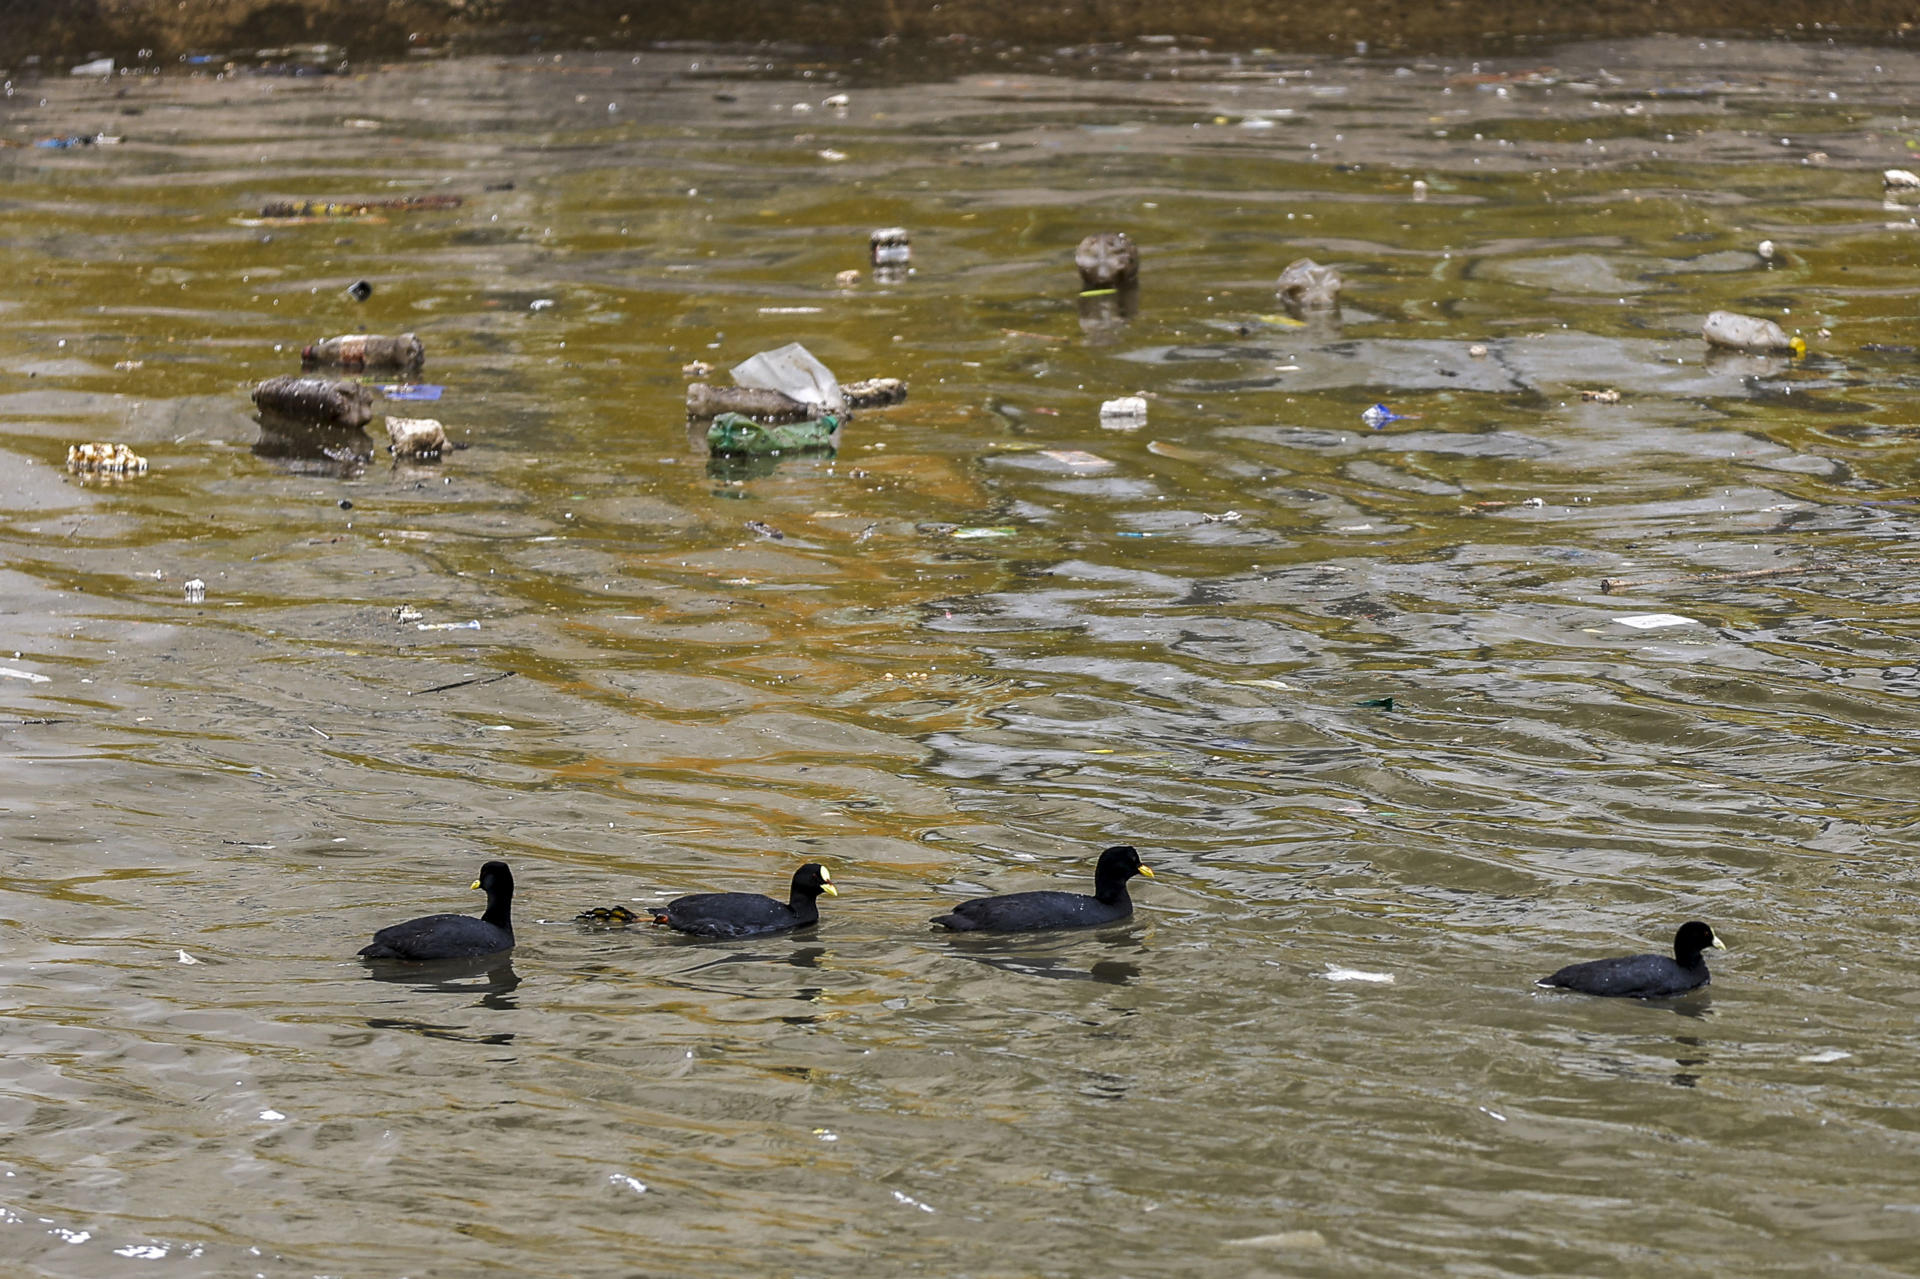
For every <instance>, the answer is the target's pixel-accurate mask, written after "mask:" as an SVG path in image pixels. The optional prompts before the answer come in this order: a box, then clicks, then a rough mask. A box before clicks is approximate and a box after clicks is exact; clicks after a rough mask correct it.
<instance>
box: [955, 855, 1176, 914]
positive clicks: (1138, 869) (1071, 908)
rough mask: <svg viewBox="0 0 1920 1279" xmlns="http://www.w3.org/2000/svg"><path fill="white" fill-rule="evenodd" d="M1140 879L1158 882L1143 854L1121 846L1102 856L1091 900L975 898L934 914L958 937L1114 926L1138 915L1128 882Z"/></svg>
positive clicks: (1065, 896)
mask: <svg viewBox="0 0 1920 1279" xmlns="http://www.w3.org/2000/svg"><path fill="white" fill-rule="evenodd" d="M1135 875H1145V876H1146V877H1147V878H1148V879H1152V878H1153V872H1152V871H1150V870H1148V869H1147V868H1146V867H1145V866H1142V865H1141V864H1140V854H1139V853H1137V852H1135V851H1134V849H1133V847H1132V846H1131V845H1129V844H1116V845H1115V846H1114V847H1112V848H1109V849H1107V850H1106V851H1105V852H1103V853H1101V854H1100V862H1099V865H1097V866H1095V867H1094V871H1093V896H1091V897H1088V896H1087V895H1086V894H1084V893H1059V892H1038V893H1008V894H1006V895H1005V896H1002V897H975V898H974V899H973V900H971V901H964V902H961V903H960V904H959V905H958V906H955V907H954V908H953V909H952V910H951V911H949V912H948V913H946V914H944V915H935V916H934V917H933V922H934V923H936V924H939V925H940V926H941V927H942V928H949V929H952V930H953V931H954V932H956V933H973V932H981V933H1025V932H1032V931H1034V930H1035V929H1040V928H1091V927H1093V926H1095V925H1097V924H1111V923H1115V922H1117V921H1119V920H1122V919H1125V918H1127V917H1128V916H1129V915H1131V914H1133V898H1131V897H1129V896H1127V881H1128V880H1129V879H1132V878H1133V877H1134V876H1135Z"/></svg>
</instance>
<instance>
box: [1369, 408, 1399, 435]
mask: <svg viewBox="0 0 1920 1279" xmlns="http://www.w3.org/2000/svg"><path fill="white" fill-rule="evenodd" d="M1360 420H1361V421H1362V422H1365V423H1366V424H1367V425H1368V426H1370V427H1372V428H1373V429H1374V430H1376V431H1377V430H1379V429H1380V428H1381V427H1383V426H1385V425H1386V424H1387V423H1389V422H1403V421H1405V420H1406V418H1405V417H1404V416H1403V415H1401V414H1399V413H1395V412H1394V411H1393V410H1392V409H1390V408H1388V407H1387V406H1386V405H1384V404H1376V405H1374V406H1373V407H1372V408H1370V409H1367V410H1366V411H1365V412H1363V413H1362V414H1361V415H1360Z"/></svg>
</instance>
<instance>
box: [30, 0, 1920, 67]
mask: <svg viewBox="0 0 1920 1279" xmlns="http://www.w3.org/2000/svg"><path fill="white" fill-rule="evenodd" d="M1915 27H1916V23H1915V12H1914V9H1913V6H1912V5H1911V4H1908V3H1895V2H1893V0H1802V2H1800V3H1771V2H1768V3H1763V2H1762V0H1674V2H1671V3H1655V2H1654V0H1622V2H1620V3H1614V4H1607V5H1594V4H1587V3H1568V2H1562V3H1515V2H1513V0H1505V2H1488V0H1475V2H1473V3H1468V2H1467V0H1433V2H1431V3H1418V4H1415V3H1393V2H1389V0H1373V2H1371V3H1356V4H1348V5H1335V6H1329V5H1323V4H1317V3H1308V2H1307V0H1184V2H1183V0H1173V2H1172V3H1164V2H1160V0H1154V2H1152V3H1149V2H1148V0H1084V2H1082V3H1069V4H1058V5H1035V4H1026V3H1012V2H1010V0H945V2H943V3H935V2H934V0H833V2H831V3H808V4H799V5H792V6H788V5H768V4H764V3H760V2H758V0H733V2H732V3H724V2H720V3H716V2H713V0H708V2H707V3H702V4H688V3H665V4H661V3H653V4H634V3H632V0H578V2H577V3H573V4H568V5H551V4H548V3H545V2H544V0H473V2H472V3H463V2H462V0H380V2H375V0H307V2H306V3H303V4H299V5H291V4H287V3H284V0H202V2H200V3H195V4H192V5H178V4H174V3H164V2H162V0H16V2H15V3H13V4H11V5H8V6H6V7H5V8H4V9H3V10H0V49H9V50H17V51H18V54H19V56H22V57H24V56H31V55H38V56H42V57H62V56H66V57H80V56H85V55H88V54H92V53H98V52H107V53H116V54H118V55H119V56H121V57H123V58H125V57H133V56H135V55H136V51H137V50H138V51H146V53H147V56H148V57H150V58H153V59H155V60H157V61H159V62H161V63H166V62H170V61H173V60H175V59H177V58H179V57H182V56H187V55H191V54H196V53H199V54H208V53H211V54H225V53H229V52H231V51H234V50H247V51H252V50H254V49H258V48H262V47H269V46H285V45H290V44H299V43H310V42H317V41H323V42H327V43H330V44H336V45H340V46H343V47H345V48H346V49H347V50H349V51H350V52H351V53H352V54H353V55H354V56H356V57H360V58H368V57H391V56H399V55H402V54H405V53H407V52H410V51H411V52H423V51H426V50H429V49H436V48H444V47H446V46H448V45H450V44H451V45H455V46H460V47H466V48H485V47H492V48H501V47H511V48H516V49H525V48H527V47H529V46H532V47H539V48H574V47H588V48H596V47H597V48H627V47H639V46H643V45H646V44H649V43H653V42H657V41H670V40H701V41H726V42H733V41H771V42H778V43H781V44H785V45H795V44H807V45H816V46H818V45H833V44H849V43H861V42H870V41H874V40H906V41H925V40H957V41H963V42H964V41H985V42H1001V43H1018V42H1036V43H1039V44H1042V45H1044V46H1047V47H1051V46H1056V45H1083V44H1086V43H1088V42H1109V41H1115V40H1134V39H1142V38H1156V39H1166V38H1171V39H1173V40H1175V41H1186V42H1208V43H1213V44H1216V45H1221V46H1227V47H1245V48H1261V47H1272V48H1276V49H1296V50H1311V51H1325V50H1329V49H1338V50H1342V51H1346V50H1351V49H1354V48H1356V47H1359V48H1363V49H1364V50H1367V51H1373V52H1381V51H1386V50H1421V49H1429V50H1443V49H1445V50H1461V49H1469V48H1478V49H1494V48H1499V47H1502V46H1510V45H1511V44H1512V43H1514V42H1516V41H1525V40H1531V39H1562V38H1594V37H1608V38H1619V37H1628V36H1638V35H1646V34H1651V33H1656V32H1661V33H1671V34H1700V33H1707V32H1736V31H1737V32H1749V33H1780V34H1784V35H1788V36H1795V37H1804V38H1816V37H1826V36H1833V35H1840V34H1844V35H1846V36H1848V37H1850V38H1864V39H1881V40H1884V39H1894V40H1900V39H1904V38H1906V37H1908V36H1910V35H1911V34H1912V33H1913V31H1914V29H1915Z"/></svg>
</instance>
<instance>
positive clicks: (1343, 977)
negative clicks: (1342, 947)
mask: <svg viewBox="0 0 1920 1279" xmlns="http://www.w3.org/2000/svg"><path fill="white" fill-rule="evenodd" d="M1326 977H1327V980H1328V981H1371V982H1379V983H1381V984H1391V983H1392V981H1393V974H1392V973H1370V972H1368V971H1367V970H1366V969H1364V968H1342V967H1341V966H1340V965H1338V964H1328V965H1327V973H1326Z"/></svg>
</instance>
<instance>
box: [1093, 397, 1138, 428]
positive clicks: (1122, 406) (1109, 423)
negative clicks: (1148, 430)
mask: <svg viewBox="0 0 1920 1279" xmlns="http://www.w3.org/2000/svg"><path fill="white" fill-rule="evenodd" d="M1146 424H1147V401H1146V397H1145V396H1141V395H1123V396H1121V397H1119V398H1118V399H1114V400H1107V401H1105V402H1104V403H1102V404H1101V405H1100V425H1101V426H1104V427H1106V428H1107V429H1108V430H1109V431H1137V430H1139V429H1140V428H1141V427H1143V426H1145V425H1146Z"/></svg>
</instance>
